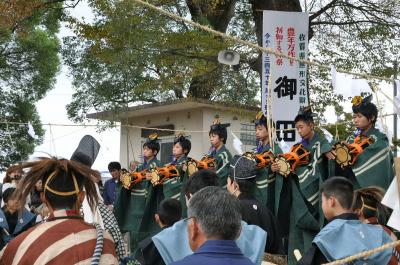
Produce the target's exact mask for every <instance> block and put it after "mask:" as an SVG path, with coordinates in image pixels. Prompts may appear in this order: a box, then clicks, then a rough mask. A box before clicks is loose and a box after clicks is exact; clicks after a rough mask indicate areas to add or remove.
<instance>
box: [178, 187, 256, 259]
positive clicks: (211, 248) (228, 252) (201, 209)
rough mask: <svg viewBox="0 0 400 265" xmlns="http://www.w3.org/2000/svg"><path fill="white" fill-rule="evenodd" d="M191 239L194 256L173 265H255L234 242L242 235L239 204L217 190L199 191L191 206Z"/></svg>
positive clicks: (189, 220) (216, 188)
mask: <svg viewBox="0 0 400 265" xmlns="http://www.w3.org/2000/svg"><path fill="white" fill-rule="evenodd" d="M188 216H189V217H188V219H187V227H188V238H189V245H190V248H191V249H192V250H193V252H194V253H193V254H192V255H189V256H187V257H186V258H184V259H182V260H181V261H177V262H174V263H172V264H173V265H186V264H190V265H196V264H210V265H212V264H219V265H251V264H255V263H253V262H251V261H250V259H249V258H247V257H245V256H244V255H243V253H242V252H241V250H240V249H239V247H238V246H237V244H236V242H235V240H236V239H237V238H238V237H239V235H240V229H241V215H240V204H239V200H238V199H237V198H235V197H234V196H233V195H231V194H229V193H228V192H227V191H225V190H222V189H221V188H218V187H206V188H204V189H202V190H200V191H198V192H197V193H196V194H195V195H193V197H192V198H191V199H190V201H189V205H188Z"/></svg>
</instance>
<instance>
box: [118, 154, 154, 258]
mask: <svg viewBox="0 0 400 265" xmlns="http://www.w3.org/2000/svg"><path fill="white" fill-rule="evenodd" d="M159 165H160V162H159V161H158V160H157V159H156V158H153V159H152V160H150V161H148V162H147V163H144V164H140V165H138V167H137V168H136V171H137V172H140V171H142V170H144V169H151V168H154V167H157V166H159ZM151 188H152V186H151V183H150V181H142V182H140V183H138V184H136V185H135V186H134V187H133V188H132V190H127V189H125V188H124V187H122V185H121V184H120V182H119V183H118V185H117V188H116V198H115V203H114V214H115V217H116V218H117V221H118V225H119V227H120V229H121V232H122V233H126V232H129V236H130V249H131V253H134V250H135V248H136V246H137V244H138V242H140V241H141V240H143V239H144V238H146V237H147V236H149V234H150V233H152V232H153V231H152V230H151V229H149V227H148V226H146V225H144V224H146V223H147V222H151V223H155V222H154V214H153V216H152V217H151V220H148V219H149V215H145V208H146V206H147V205H148V200H149V198H150V197H151V193H152V190H151Z"/></svg>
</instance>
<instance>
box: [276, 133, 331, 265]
mask: <svg viewBox="0 0 400 265" xmlns="http://www.w3.org/2000/svg"><path fill="white" fill-rule="evenodd" d="M303 145H305V148H306V149H307V150H308V151H309V152H310V162H309V164H308V165H304V166H298V167H296V169H295V172H294V173H292V174H290V175H289V176H288V177H287V178H284V177H278V176H280V175H277V178H276V181H275V182H276V184H275V189H276V190H275V192H276V194H275V195H276V197H275V200H276V201H275V203H276V210H277V212H278V215H277V219H278V224H279V225H281V226H286V229H285V228H283V229H282V228H281V229H280V230H281V231H283V232H281V233H283V234H285V236H288V240H289V241H288V245H289V246H288V260H289V264H296V259H295V257H294V255H293V251H294V250H295V249H298V250H300V253H305V252H306V251H307V250H308V249H309V248H310V246H311V242H312V240H313V239H314V237H315V235H316V234H317V233H318V232H319V231H320V228H321V226H322V225H323V220H324V216H323V213H322V210H321V207H320V194H319V186H320V184H321V183H322V182H323V181H324V180H325V179H326V178H328V172H329V171H328V159H327V158H326V157H325V156H324V155H323V154H324V153H326V152H328V151H330V150H331V149H332V147H331V145H330V144H329V143H328V141H327V140H326V139H325V138H323V137H321V136H320V135H319V134H318V133H315V134H314V137H313V138H312V139H311V141H310V142H309V143H308V144H307V143H306V142H304V143H303Z"/></svg>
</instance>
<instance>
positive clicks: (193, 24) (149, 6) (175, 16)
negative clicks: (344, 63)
mask: <svg viewBox="0 0 400 265" xmlns="http://www.w3.org/2000/svg"><path fill="white" fill-rule="evenodd" d="M131 1H133V2H136V3H137V4H140V5H142V6H145V7H147V8H149V9H152V10H154V11H156V12H158V13H161V14H164V15H166V16H168V17H170V18H172V19H174V20H180V21H183V22H185V23H187V24H189V25H191V26H193V27H196V28H199V29H201V30H204V31H207V32H209V33H211V34H213V35H216V36H219V37H221V38H223V39H227V40H231V41H233V42H236V43H239V44H242V45H245V46H248V47H250V48H254V49H256V50H258V51H260V52H266V53H268V54H273V55H275V56H279V57H283V58H286V59H289V60H294V61H296V62H299V63H304V64H307V65H312V66H316V67H319V68H324V69H327V70H330V69H331V66H330V65H323V64H320V63H316V62H313V61H309V60H304V59H300V58H296V57H292V56H288V55H286V54H284V53H280V52H277V51H275V50H273V49H271V48H264V47H261V46H258V44H256V43H253V42H249V41H245V40H242V39H240V38H237V37H233V36H231V35H228V34H226V33H223V32H219V31H216V30H214V29H211V28H209V27H208V26H204V25H201V24H199V23H196V22H193V21H192V20H189V19H186V18H183V17H180V16H178V15H175V14H173V13H171V12H168V11H166V10H164V9H162V8H159V7H157V6H155V5H152V4H150V3H148V2H146V1H142V0H131ZM336 72H339V73H344V74H350V75H353V76H358V77H362V78H365V79H377V80H384V81H388V82H394V81H395V80H394V79H392V78H386V77H381V76H376V75H370V74H363V73H355V72H350V71H346V70H343V69H336Z"/></svg>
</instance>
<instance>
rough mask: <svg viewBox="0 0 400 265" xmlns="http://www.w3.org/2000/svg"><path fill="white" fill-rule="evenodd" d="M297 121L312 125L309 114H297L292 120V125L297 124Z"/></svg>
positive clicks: (311, 118) (312, 120)
mask: <svg viewBox="0 0 400 265" xmlns="http://www.w3.org/2000/svg"><path fill="white" fill-rule="evenodd" d="M299 121H303V122H304V123H307V124H310V123H312V124H314V119H313V117H312V116H311V115H309V114H297V116H296V117H295V118H294V123H295V124H296V123H298V122H299Z"/></svg>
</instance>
